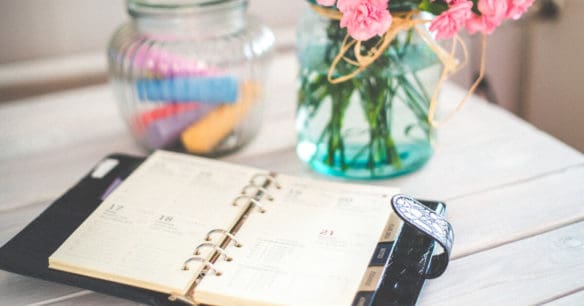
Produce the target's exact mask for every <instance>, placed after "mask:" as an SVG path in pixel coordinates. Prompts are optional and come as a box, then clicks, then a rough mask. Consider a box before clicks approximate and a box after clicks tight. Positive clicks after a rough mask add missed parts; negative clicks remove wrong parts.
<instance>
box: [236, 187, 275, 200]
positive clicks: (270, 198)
mask: <svg viewBox="0 0 584 306" xmlns="http://www.w3.org/2000/svg"><path fill="white" fill-rule="evenodd" d="M250 188H254V189H255V192H256V193H257V192H258V191H261V192H262V195H264V194H265V195H266V196H267V198H268V200H270V201H273V200H274V197H273V196H272V195H271V194H270V193H269V192H268V190H267V189H266V188H264V187H261V186H256V185H247V186H245V187H243V190H242V191H241V193H243V194H244V195H248V194H247V190H248V189H250Z"/></svg>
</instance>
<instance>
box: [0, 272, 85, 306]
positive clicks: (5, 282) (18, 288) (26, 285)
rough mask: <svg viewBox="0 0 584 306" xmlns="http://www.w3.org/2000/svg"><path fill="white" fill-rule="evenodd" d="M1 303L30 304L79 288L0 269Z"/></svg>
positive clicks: (77, 290)
mask: <svg viewBox="0 0 584 306" xmlns="http://www.w3.org/2000/svg"><path fill="white" fill-rule="evenodd" d="M0 284H1V285H0V297H2V299H1V301H0V304H2V305H28V304H31V303H38V302H43V301H46V300H48V299H53V298H55V297H60V296H65V295H68V294H72V293H76V292H79V291H80V290H79V288H75V287H70V286H65V285H61V284H57V283H53V282H48V281H43V280H40V279H34V278H30V277H24V276H20V275H17V274H13V273H8V272H5V271H2V270H0Z"/></svg>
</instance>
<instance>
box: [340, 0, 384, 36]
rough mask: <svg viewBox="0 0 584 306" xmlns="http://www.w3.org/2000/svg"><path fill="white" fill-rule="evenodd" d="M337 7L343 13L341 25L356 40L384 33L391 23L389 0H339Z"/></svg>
mask: <svg viewBox="0 0 584 306" xmlns="http://www.w3.org/2000/svg"><path fill="white" fill-rule="evenodd" d="M337 7H338V8H339V10H340V11H341V12H342V13H343V18H342V19H341V24H340V25H341V27H343V28H344V27H346V28H347V31H348V32H349V35H351V37H353V38H354V39H356V40H361V41H364V40H368V39H370V38H372V37H373V36H375V35H382V34H383V33H385V32H386V31H387V29H388V28H389V26H390V25H391V19H392V18H391V14H390V13H389V10H388V9H387V0H339V1H337Z"/></svg>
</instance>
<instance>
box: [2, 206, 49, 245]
mask: <svg viewBox="0 0 584 306" xmlns="http://www.w3.org/2000/svg"><path fill="white" fill-rule="evenodd" d="M50 203H51V201H43V202H39V203H34V204H32V205H28V206H24V207H19V208H16V209H13V210H10V211H0V246H2V245H4V244H5V243H6V242H8V240H10V239H11V238H12V237H13V236H14V235H16V234H17V233H18V232H19V231H20V230H22V229H23V228H24V226H25V225H26V224H28V223H29V222H30V221H32V218H34V217H36V216H38V215H39V214H40V213H41V212H42V211H43V210H44V209H45V208H47V206H48V205H49V204H50Z"/></svg>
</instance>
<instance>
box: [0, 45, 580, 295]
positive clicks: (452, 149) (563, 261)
mask: <svg viewBox="0 0 584 306" xmlns="http://www.w3.org/2000/svg"><path fill="white" fill-rule="evenodd" d="M296 69H297V67H296V62H295V60H294V56H293V54H292V53H290V52H287V53H286V52H284V53H282V54H279V55H278V56H277V57H276V59H275V63H274V65H273V69H272V73H271V79H270V85H269V87H268V103H267V115H266V119H265V123H264V128H263V129H262V130H261V132H260V134H259V135H258V137H257V138H256V139H255V140H254V141H253V142H252V143H251V144H250V145H248V146H247V147H246V148H244V149H243V150H241V151H239V152H237V153H235V154H233V155H230V156H227V157H225V158H224V159H225V160H227V161H231V162H235V163H241V164H246V165H252V166H257V167H262V168H267V169H271V170H274V171H278V172H282V173H288V174H296V175H304V176H313V177H321V176H319V175H318V174H315V173H313V172H311V171H310V170H309V169H308V168H307V167H306V166H305V165H304V164H302V163H301V162H300V161H299V160H298V159H297V158H296V156H295V152H294V145H295V132H294V122H293V120H294V107H295V106H294V104H295V88H296V83H295V80H294V77H295V74H296ZM276 71H277V73H276ZM462 94H463V91H462V90H461V89H459V88H458V87H456V86H454V85H451V84H448V85H447V86H446V87H445V88H444V91H443V95H442V101H443V102H444V104H445V105H447V108H448V107H452V104H453V101H455V100H456V99H457V98H459V97H460V96H461V95H462ZM550 103H553V101H550ZM575 132H579V133H582V132H583V131H575ZM112 152H123V153H131V154H139V155H144V154H146V153H147V152H145V151H143V150H142V149H141V148H140V147H139V146H138V145H136V144H135V143H134V141H133V140H132V138H131V137H130V135H129V134H128V132H127V131H126V128H125V126H124V123H123V122H122V120H121V119H120V117H119V115H118V114H117V109H116V105H115V101H114V99H113V97H112V94H111V91H110V89H109V87H108V86H107V85H101V86H96V87H90V88H83V89H77V90H69V91H65V92H60V93H57V94H52V95H46V96H41V97H36V98H33V99H27V100H19V101H14V102H13V103H7V104H1V105H0V244H4V243H5V242H6V241H8V240H9V239H10V238H11V237H12V236H14V235H15V234H16V233H17V232H18V231H19V230H20V229H22V228H23V227H24V226H25V225H26V224H27V223H28V222H30V221H31V220H32V219H33V218H34V217H35V216H37V215H38V214H39V213H40V212H41V211H42V210H43V209H45V208H46V207H47V205H49V204H50V203H51V201H53V200H54V199H56V198H57V197H58V196H59V195H60V194H61V193H63V192H64V191H65V190H66V189H67V188H68V187H70V186H71V185H73V184H74V183H75V182H76V180H77V179H79V178H80V177H81V176H82V175H84V174H85V173H86V172H87V171H88V170H89V169H90V168H91V167H92V166H93V165H94V164H95V163H96V162H97V161H98V160H100V158H102V157H103V156H105V155H106V154H109V153H112ZM321 178H322V177H321ZM372 183H374V184H380V185H388V186H398V187H400V188H401V189H402V190H403V192H404V193H409V194H412V195H415V196H417V197H420V198H427V199H439V200H443V201H446V202H447V204H448V215H449V219H450V220H451V222H452V224H453V226H454V228H455V232H456V239H455V243H454V250H453V258H452V262H451V265H450V266H449V269H448V270H447V271H446V273H445V274H444V275H443V277H441V278H439V279H437V280H432V281H429V282H427V283H426V286H425V288H424V290H423V292H422V296H421V298H420V305H430V304H432V305H434V304H445V305H477V304H485V305H493V304H519V305H522V304H536V303H537V304H540V303H541V304H546V303H548V304H551V305H582V304H584V156H583V155H582V154H581V153H579V152H577V151H575V150H573V149H571V148H570V147H568V146H566V145H564V144H563V143H561V142H559V141H558V140H556V139H554V138H552V137H551V136H549V135H547V134H545V133H543V132H541V131H539V130H537V129H536V128H534V127H533V126H531V125H529V124H527V123H525V122H523V121H522V120H520V119H518V118H516V117H515V116H513V115H512V114H510V113H508V112H506V111H504V110H502V109H500V108H498V107H495V106H492V105H489V104H487V103H485V102H484V101H482V100H480V99H478V98H474V99H473V100H471V101H470V103H469V104H468V105H467V106H466V107H465V108H464V109H463V111H462V112H461V113H459V114H458V115H457V116H455V117H454V119H453V120H452V121H451V122H450V123H449V124H448V125H446V126H445V127H444V128H442V129H441V130H440V131H439V141H438V145H437V148H436V153H435V155H434V157H433V158H432V159H431V161H430V162H429V163H428V164H427V165H426V166H425V167H424V168H423V169H422V170H420V171H418V172H416V173H413V174H410V175H406V176H403V177H400V178H397V179H393V180H383V181H375V182H372ZM0 304H1V305H21V304H37V305H39V304H43V305H44V304H58V305H79V304H98V305H101V304H109V305H126V304H130V305H132V304H133V303H132V302H129V301H126V300H121V299H118V298H114V297H109V296H106V295H102V294H97V293H93V292H91V291H87V290H81V289H77V288H74V287H69V286H64V285H60V284H55V283H50V282H45V281H41V280H37V279H33V278H28V277H23V276H19V275H16V274H11V273H7V272H3V271H0Z"/></svg>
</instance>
